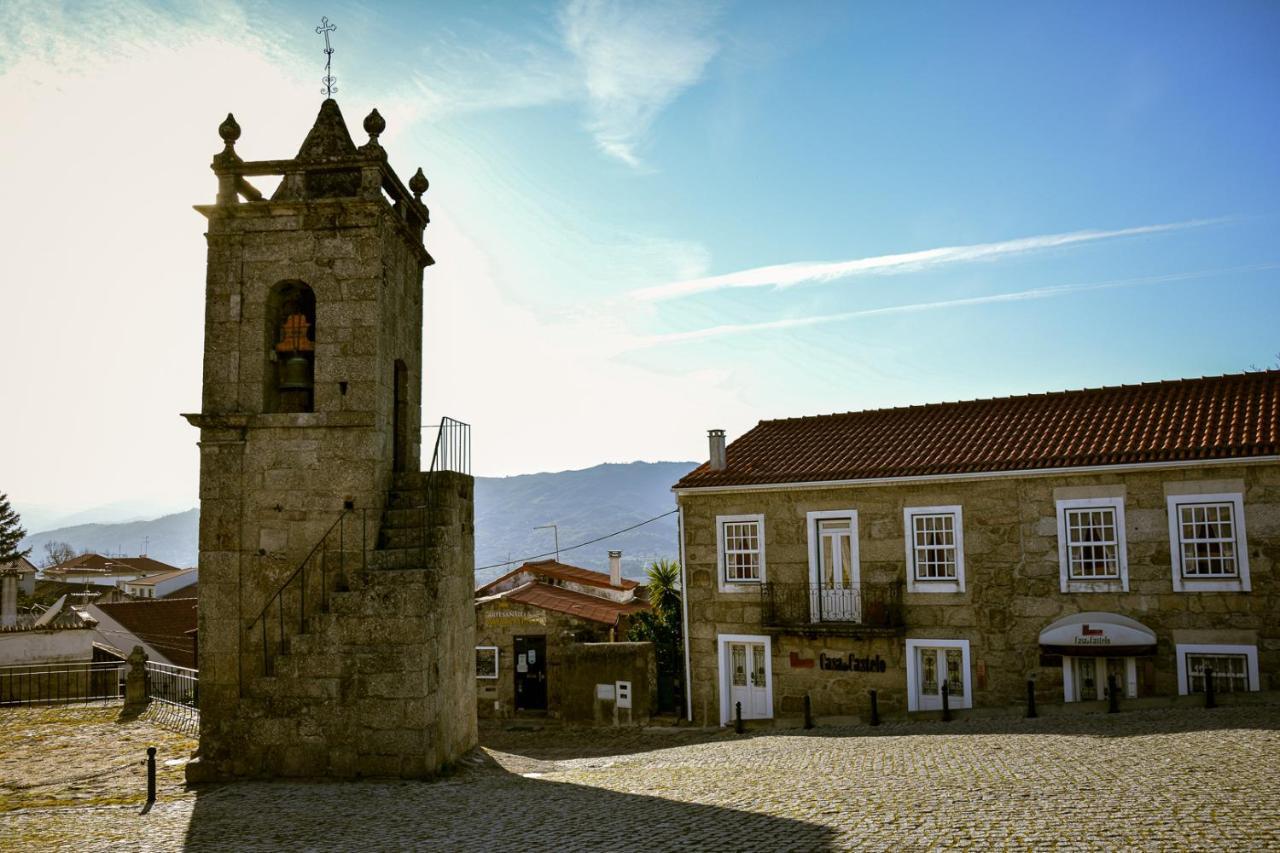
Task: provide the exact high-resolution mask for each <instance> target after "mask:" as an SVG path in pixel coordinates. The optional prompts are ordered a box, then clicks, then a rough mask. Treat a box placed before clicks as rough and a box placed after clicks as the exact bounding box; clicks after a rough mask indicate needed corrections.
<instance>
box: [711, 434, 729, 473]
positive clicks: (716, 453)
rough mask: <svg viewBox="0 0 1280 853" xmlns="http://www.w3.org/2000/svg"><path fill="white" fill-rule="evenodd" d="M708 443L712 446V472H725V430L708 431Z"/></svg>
mask: <svg viewBox="0 0 1280 853" xmlns="http://www.w3.org/2000/svg"><path fill="white" fill-rule="evenodd" d="M707 441H708V442H710V444H711V470H713V471H723V470H724V466H725V464H726V463H725V453H724V430H722V429H709V430H707Z"/></svg>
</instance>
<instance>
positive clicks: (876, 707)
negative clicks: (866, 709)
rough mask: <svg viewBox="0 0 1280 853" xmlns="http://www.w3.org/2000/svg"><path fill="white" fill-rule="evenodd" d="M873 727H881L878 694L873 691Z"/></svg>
mask: <svg viewBox="0 0 1280 853" xmlns="http://www.w3.org/2000/svg"><path fill="white" fill-rule="evenodd" d="M871 725H873V726H878V725H880V703H879V702H877V701H876V692H875V691H874V690H872V691H871Z"/></svg>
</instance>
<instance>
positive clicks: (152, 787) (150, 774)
mask: <svg viewBox="0 0 1280 853" xmlns="http://www.w3.org/2000/svg"><path fill="white" fill-rule="evenodd" d="M155 801H156V748H155V747H154V746H149V747H147V803H148V804H150V803H154V802H155Z"/></svg>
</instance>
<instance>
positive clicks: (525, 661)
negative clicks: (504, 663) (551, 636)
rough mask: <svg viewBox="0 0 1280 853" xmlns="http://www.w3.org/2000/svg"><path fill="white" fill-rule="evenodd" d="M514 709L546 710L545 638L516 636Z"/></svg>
mask: <svg viewBox="0 0 1280 853" xmlns="http://www.w3.org/2000/svg"><path fill="white" fill-rule="evenodd" d="M515 646H516V648H515V651H516V655H515V658H516V665H515V667H514V669H515V676H516V710H517V711H545V710H547V638H546V637H516V638H515Z"/></svg>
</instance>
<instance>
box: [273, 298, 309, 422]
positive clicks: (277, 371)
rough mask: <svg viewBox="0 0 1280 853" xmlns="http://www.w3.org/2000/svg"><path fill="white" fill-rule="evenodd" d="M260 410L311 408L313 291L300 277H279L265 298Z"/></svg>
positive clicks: (286, 410)
mask: <svg viewBox="0 0 1280 853" xmlns="http://www.w3.org/2000/svg"><path fill="white" fill-rule="evenodd" d="M266 316H267V327H266V328H267V347H266V358H267V365H266V368H267V369H266V371H265V373H264V376H265V380H266V381H265V382H264V383H263V384H264V386H265V387H264V392H265V394H264V398H265V405H264V410H265V411H267V412H313V411H315V375H316V295H315V292H314V291H313V290H312V289H311V288H310V287H308V286H307V285H305V284H303V283H302V282H300V281H282V282H280V283H279V284H277V285H276V286H275V287H273V288H272V289H271V294H270V296H269V298H268V299H267V315H266Z"/></svg>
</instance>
